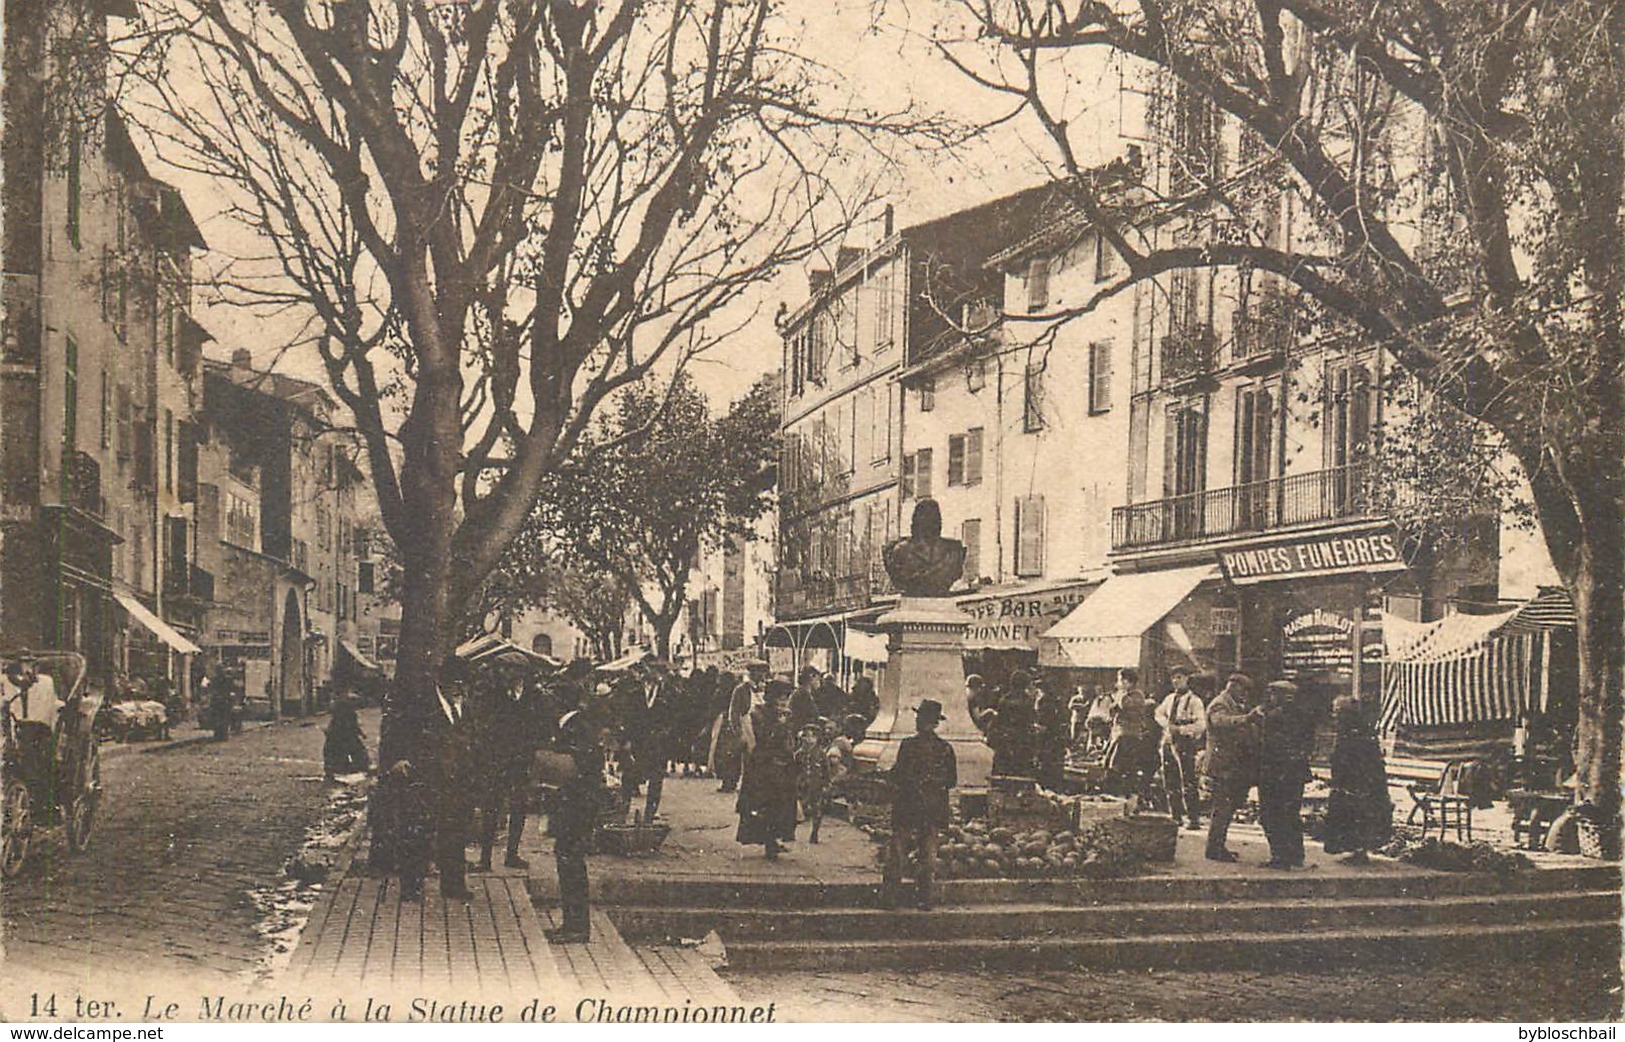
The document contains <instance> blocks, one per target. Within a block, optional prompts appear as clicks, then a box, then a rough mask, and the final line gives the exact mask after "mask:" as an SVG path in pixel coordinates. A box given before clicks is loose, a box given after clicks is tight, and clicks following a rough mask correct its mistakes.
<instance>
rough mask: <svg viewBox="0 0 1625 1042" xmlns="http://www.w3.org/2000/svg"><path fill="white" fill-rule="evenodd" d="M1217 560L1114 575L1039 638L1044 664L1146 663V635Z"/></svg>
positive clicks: (1209, 575) (1213, 574)
mask: <svg viewBox="0 0 1625 1042" xmlns="http://www.w3.org/2000/svg"><path fill="white" fill-rule="evenodd" d="M1218 575H1219V569H1218V566H1217V565H1211V564H1204V565H1198V566H1196V567H1194V568H1173V569H1169V570H1167V571H1160V572H1130V573H1125V574H1122V575H1114V576H1112V577H1111V578H1110V579H1107V580H1106V581H1105V582H1104V583H1102V584H1101V586H1100V588H1099V589H1098V590H1096V591H1095V592H1094V593H1092V594H1090V595H1089V597H1088V599H1086V600H1085V601H1084V602H1083V603H1082V604H1080V605H1078V606H1077V607H1076V608H1074V609H1073V610H1072V612H1071V614H1069V615H1067V617H1066V618H1064V619H1062V620H1061V621H1060V622H1057V623H1056V624H1055V625H1053V626H1051V627H1050V628H1049V630H1048V631H1047V632H1045V633H1044V635H1043V636H1041V637H1040V638H1039V639H1038V664H1039V665H1041V666H1062V667H1068V666H1070V667H1084V668H1095V669H1109V668H1112V667H1119V668H1121V667H1125V666H1138V665H1139V664H1140V638H1141V637H1142V636H1144V635H1145V631H1146V630H1148V629H1150V628H1151V627H1152V626H1155V625H1156V624H1157V623H1158V622H1160V621H1162V618H1163V616H1165V615H1167V614H1168V613H1169V612H1171V611H1173V610H1174V608H1176V607H1177V606H1178V605H1179V602H1180V601H1182V600H1184V599H1185V598H1186V597H1189V596H1190V595H1191V591H1193V590H1195V589H1196V587H1197V586H1199V585H1201V583H1202V582H1203V581H1204V580H1207V579H1214V578H1217V577H1218Z"/></svg>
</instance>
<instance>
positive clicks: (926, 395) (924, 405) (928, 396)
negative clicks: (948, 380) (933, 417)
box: [920, 376, 937, 412]
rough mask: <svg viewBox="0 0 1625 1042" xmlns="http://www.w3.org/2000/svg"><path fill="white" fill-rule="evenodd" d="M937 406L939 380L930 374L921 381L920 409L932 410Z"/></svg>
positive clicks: (923, 410) (922, 410)
mask: <svg viewBox="0 0 1625 1042" xmlns="http://www.w3.org/2000/svg"><path fill="white" fill-rule="evenodd" d="M936 407H937V380H936V377H934V376H928V377H926V378H925V379H924V380H922V381H920V411H921V412H930V411H931V410H933V409H935V408H936Z"/></svg>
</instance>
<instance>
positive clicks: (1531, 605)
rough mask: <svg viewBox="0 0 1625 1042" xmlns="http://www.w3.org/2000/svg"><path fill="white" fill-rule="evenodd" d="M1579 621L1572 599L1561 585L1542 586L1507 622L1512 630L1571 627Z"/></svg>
mask: <svg viewBox="0 0 1625 1042" xmlns="http://www.w3.org/2000/svg"><path fill="white" fill-rule="evenodd" d="M1578 621H1579V619H1578V617H1577V616H1576V615H1575V613H1574V601H1573V600H1572V599H1571V598H1570V597H1569V592H1568V591H1567V590H1565V589H1563V588H1562V587H1561V586H1542V587H1541V588H1540V593H1538V594H1536V595H1535V596H1534V597H1532V598H1530V599H1529V601H1528V602H1527V603H1525V604H1524V605H1523V606H1522V607H1520V608H1519V609H1518V610H1517V612H1516V613H1515V614H1514V615H1513V616H1512V619H1511V621H1509V622H1508V623H1507V628H1508V629H1509V630H1513V631H1526V632H1527V631H1533V630H1561V629H1573V628H1574V626H1575V624H1576V623H1577V622H1578Z"/></svg>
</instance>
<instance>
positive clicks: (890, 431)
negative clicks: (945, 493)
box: [768, 188, 1048, 669]
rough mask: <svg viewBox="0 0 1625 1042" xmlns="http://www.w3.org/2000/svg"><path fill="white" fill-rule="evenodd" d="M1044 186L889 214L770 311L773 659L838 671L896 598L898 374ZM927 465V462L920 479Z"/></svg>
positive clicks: (991, 290) (978, 280)
mask: <svg viewBox="0 0 1625 1042" xmlns="http://www.w3.org/2000/svg"><path fill="white" fill-rule="evenodd" d="M1047 195H1048V190H1047V189H1043V188H1039V189H1030V190H1028V191H1025V192H1020V193H1016V194H1015V195H1012V196H1008V197H1005V198H1001V199H997V200H994V201H992V202H990V203H987V204H984V205H982V206H979V207H976V208H973V209H970V210H965V211H962V212H959V213H955V214H950V215H948V216H946V217H942V218H939V219H937V220H934V221H929V222H925V223H921V224H917V225H913V226H911V227H908V228H905V229H902V230H901V231H896V232H893V231H892V229H891V227H890V220H891V219H890V217H889V215H888V218H887V228H886V230H885V234H884V236H883V238H882V240H881V241H880V242H879V243H878V244H876V245H875V246H873V247H872V248H869V249H856V248H842V249H841V250H840V251H839V253H838V254H837V257H836V263H835V266H834V268H833V269H828V270H818V271H814V272H812V273H811V276H810V278H809V284H810V289H811V296H810V298H809V299H808V300H807V301H806V302H805V303H803V304H802V305H801V306H800V307H799V308H797V309H795V310H794V311H793V312H791V313H789V314H788V315H787V316H786V317H785V318H784V319H782V321H781V323H780V331H781V333H782V334H783V338H784V356H783V357H784V361H783V366H784V411H783V421H782V425H781V428H780V431H781V437H782V447H781V452H782V458H781V464H780V469H779V473H780V502H779V539H778V549H779V572H778V577H777V583H776V588H775V593H774V614H775V624H774V626H773V627H772V629H771V630H770V631H769V633H768V644H769V646H770V647H776V648H779V649H780V651H779V652H778V654H779V656H780V658H781V660H783V661H782V662H781V664H783V665H788V666H791V667H795V666H799V665H800V664H802V663H804V662H813V663H815V664H818V665H820V666H821V667H823V668H825V669H832V668H839V667H841V666H842V665H843V664H844V662H845V660H846V659H847V657H848V656H847V655H846V643H847V635H848V632H849V630H851V629H853V628H854V627H857V626H861V625H862V624H863V623H865V622H870V621H873V619H874V618H875V617H877V616H878V615H879V614H880V613H881V612H882V611H883V610H884V609H885V607H886V605H888V604H890V603H892V602H893V601H894V600H895V592H894V591H893V590H892V588H891V585H890V581H889V580H888V578H887V576H886V572H885V568H884V566H883V565H882V562H881V550H882V548H883V547H884V546H885V544H886V543H887V542H888V541H890V540H892V539H895V538H897V537H898V535H899V534H902V533H906V531H907V529H908V526H909V516H908V514H907V513H906V512H905V510H906V507H905V503H904V498H905V497H904V492H905V487H904V486H905V485H906V484H907V483H909V482H912V481H914V480H915V479H914V478H913V477H912V476H911V474H910V472H909V471H908V470H907V469H906V468H907V467H908V466H909V465H910V457H909V456H908V454H907V453H906V452H905V445H906V440H907V438H908V437H909V430H908V423H907V421H906V420H905V415H906V409H907V406H906V405H905V401H904V395H905V393H906V389H905V387H904V386H903V385H902V383H901V381H900V377H901V375H902V374H903V373H904V372H905V370H907V369H909V368H910V367H912V366H915V365H918V364H919V363H920V362H921V361H923V360H924V358H925V357H926V356H927V355H929V354H932V353H934V352H935V351H936V350H939V349H942V348H944V347H945V346H946V345H947V343H948V341H949V340H950V339H951V338H952V337H954V336H956V335H957V331H958V329H959V323H960V321H961V319H962V318H963V316H964V312H965V310H966V309H967V308H974V307H977V306H985V304H986V302H988V301H990V300H992V299H994V298H995V297H996V296H997V294H998V292H999V276H998V274H997V272H994V271H991V270H988V269H987V268H986V267H985V266H984V264H985V262H986V260H987V259H988V257H989V256H991V255H992V254H993V253H994V252H995V251H997V250H998V249H999V248H1001V247H1002V246H1004V245H1006V244H1007V243H1008V242H1010V241H1011V239H1012V238H1013V232H1012V229H1015V228H1021V229H1025V228H1027V227H1028V225H1027V221H1028V220H1029V219H1030V216H1031V213H1032V212H1034V211H1035V209H1036V208H1037V207H1038V206H1039V204H1040V203H1041V202H1042V200H1043V199H1044V198H1045V197H1046V196H1047ZM929 455H930V454H929V453H928V457H929ZM918 463H919V460H918V458H914V460H913V465H915V466H918ZM938 465H939V464H937V463H933V462H931V461H930V459H929V458H928V460H927V467H926V472H927V475H928V477H927V480H928V481H929V480H930V478H929V475H930V474H931V473H933V472H934V470H933V468H934V467H936V466H938ZM940 465H941V466H945V465H946V460H943V461H942V463H941V464H940ZM910 498H913V495H912V493H911V495H910ZM871 654H872V653H871Z"/></svg>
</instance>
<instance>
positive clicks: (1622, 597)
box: [1565, 513, 1625, 821]
mask: <svg viewBox="0 0 1625 1042" xmlns="http://www.w3.org/2000/svg"><path fill="white" fill-rule="evenodd" d="M1610 520H1611V522H1612V523H1609V521H1610ZM1586 529H1587V530H1586V531H1585V532H1584V534H1583V535H1582V537H1581V544H1580V548H1579V551H1580V552H1579V565H1578V570H1577V571H1576V572H1575V574H1574V575H1573V576H1572V578H1569V577H1565V578H1568V587H1569V592H1570V594H1571V595H1572V597H1573V598H1574V609H1575V613H1576V614H1577V615H1578V617H1579V621H1578V624H1577V629H1578V632H1577V636H1578V638H1579V639H1578V644H1579V649H1580V675H1579V684H1580V692H1579V694H1580V698H1579V723H1578V727H1577V731H1576V735H1575V743H1574V744H1575V750H1574V759H1575V769H1576V773H1577V774H1578V776H1579V785H1580V798H1581V799H1582V800H1584V801H1585V802H1587V803H1590V804H1592V805H1593V806H1594V807H1595V808H1596V809H1597V811H1598V812H1599V813H1600V815H1601V816H1602V818H1603V819H1604V820H1606V821H1612V820H1613V819H1614V817H1615V815H1617V814H1618V812H1619V805H1620V791H1619V790H1620V742H1621V738H1622V728H1621V710H1622V705H1625V703H1622V698H1621V688H1622V686H1625V592H1622V590H1621V584H1620V576H1621V574H1622V571H1621V569H1622V566H1625V551H1622V548H1621V542H1622V540H1625V526H1621V525H1620V524H1619V517H1618V515H1617V513H1616V514H1615V515H1614V517H1613V518H1612V519H1605V520H1604V521H1603V522H1602V523H1593V524H1588V525H1587V526H1586Z"/></svg>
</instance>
